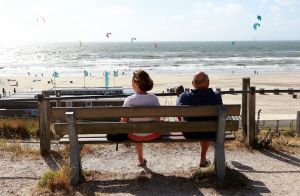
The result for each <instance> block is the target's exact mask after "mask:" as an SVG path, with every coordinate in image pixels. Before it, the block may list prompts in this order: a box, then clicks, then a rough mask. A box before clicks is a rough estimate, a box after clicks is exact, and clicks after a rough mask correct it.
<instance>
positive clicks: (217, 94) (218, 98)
mask: <svg viewBox="0 0 300 196" xmlns="http://www.w3.org/2000/svg"><path fill="white" fill-rule="evenodd" d="M216 96H217V105H223V100H222V95H221V94H220V93H216Z"/></svg>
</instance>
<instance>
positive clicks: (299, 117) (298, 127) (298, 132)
mask: <svg viewBox="0 0 300 196" xmlns="http://www.w3.org/2000/svg"><path fill="white" fill-rule="evenodd" d="M296 135H297V136H298V137H300V111H298V112H297V122H296Z"/></svg>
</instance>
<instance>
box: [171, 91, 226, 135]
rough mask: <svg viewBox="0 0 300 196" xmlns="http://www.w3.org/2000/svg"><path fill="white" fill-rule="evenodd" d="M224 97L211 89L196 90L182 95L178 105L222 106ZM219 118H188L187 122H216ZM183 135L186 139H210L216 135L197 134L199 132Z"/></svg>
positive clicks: (177, 102)
mask: <svg viewBox="0 0 300 196" xmlns="http://www.w3.org/2000/svg"><path fill="white" fill-rule="evenodd" d="M222 104H223V102H222V97H221V94H220V93H218V92H214V91H213V90H212V89H211V88H207V89H196V90H192V91H191V92H184V93H182V94H181V95H180V96H179V97H178V99H177V101H176V105H222ZM216 119H217V117H187V118H184V120H186V121H203V120H216ZM183 135H184V136H185V137H186V138H191V139H192V138H198V137H200V138H205V137H207V138H210V137H215V133H213V134H212V133H197V132H185V133H183Z"/></svg>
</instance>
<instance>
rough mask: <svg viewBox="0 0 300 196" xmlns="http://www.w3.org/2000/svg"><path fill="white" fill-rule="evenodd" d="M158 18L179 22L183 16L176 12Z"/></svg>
mask: <svg viewBox="0 0 300 196" xmlns="http://www.w3.org/2000/svg"><path fill="white" fill-rule="evenodd" d="M160 19H161V20H162V21H169V22H179V21H183V20H184V16H183V15H182V14H177V15H173V16H161V17H160Z"/></svg>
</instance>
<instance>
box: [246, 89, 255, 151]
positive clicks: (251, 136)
mask: <svg viewBox="0 0 300 196" xmlns="http://www.w3.org/2000/svg"><path fill="white" fill-rule="evenodd" d="M249 90H250V91H251V92H250V93H248V97H247V145H248V146H249V147H252V146H253V144H254V141H255V87H249Z"/></svg>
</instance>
